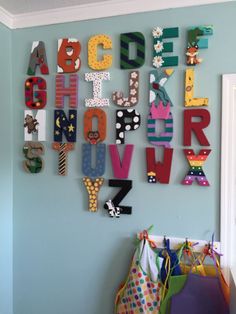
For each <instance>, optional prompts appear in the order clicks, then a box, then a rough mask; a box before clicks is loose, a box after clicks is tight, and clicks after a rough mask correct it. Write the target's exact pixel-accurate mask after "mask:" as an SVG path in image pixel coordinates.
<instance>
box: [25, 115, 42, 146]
mask: <svg viewBox="0 0 236 314" xmlns="http://www.w3.org/2000/svg"><path fill="white" fill-rule="evenodd" d="M24 117H25V119H24V139H25V141H32V140H33V137H34V136H36V137H37V140H38V141H46V110H38V111H37V112H36V114H34V113H33V111H31V110H25V112H24ZM34 140H36V138H34Z"/></svg>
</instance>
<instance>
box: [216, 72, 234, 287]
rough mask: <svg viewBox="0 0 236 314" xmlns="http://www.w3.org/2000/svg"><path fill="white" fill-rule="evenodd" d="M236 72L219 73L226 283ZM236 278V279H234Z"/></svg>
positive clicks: (230, 235) (229, 258)
mask: <svg viewBox="0 0 236 314" xmlns="http://www.w3.org/2000/svg"><path fill="white" fill-rule="evenodd" d="M235 147H236V74H225V75H223V81H222V127H221V241H220V242H221V252H222V253H223V257H222V258H221V265H222V267H223V271H224V274H225V277H226V281H227V282H228V283H229V282H230V276H231V275H230V271H232V269H231V268H232V267H234V266H235V265H234V264H233V262H234V263H235V261H233V257H234V256H233V252H235V245H236V239H235V234H234V232H235V231H234V230H235V212H236V208H235V206H236V195H235V191H234V189H235V185H236V154H235V151H236V149H235ZM234 280H236V278H234Z"/></svg>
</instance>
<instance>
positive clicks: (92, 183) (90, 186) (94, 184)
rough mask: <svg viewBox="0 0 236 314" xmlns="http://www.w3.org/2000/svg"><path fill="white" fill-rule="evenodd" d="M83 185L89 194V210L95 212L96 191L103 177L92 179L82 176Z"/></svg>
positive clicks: (96, 208) (96, 203) (98, 189)
mask: <svg viewBox="0 0 236 314" xmlns="http://www.w3.org/2000/svg"><path fill="white" fill-rule="evenodd" d="M83 182H84V185H85V187H86V189H87V192H88V195H89V208H88V210H89V211H90V212H96V211H97V210H98V193H99V191H100V188H101V186H102V185H103V182H104V179H103V178H96V179H95V180H92V179H90V178H88V177H85V178H83Z"/></svg>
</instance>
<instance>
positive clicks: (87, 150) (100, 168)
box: [82, 143, 106, 178]
mask: <svg viewBox="0 0 236 314" xmlns="http://www.w3.org/2000/svg"><path fill="white" fill-rule="evenodd" d="M94 150H95V151H96V152H95V154H96V155H95V157H94V158H92V151H94ZM92 160H95V167H93V166H92V164H93V162H92ZM105 168H106V144H97V145H91V144H87V143H84V144H83V151H82V171H83V174H84V175H85V176H89V177H92V178H96V177H100V176H102V175H103V174H104V173H105Z"/></svg>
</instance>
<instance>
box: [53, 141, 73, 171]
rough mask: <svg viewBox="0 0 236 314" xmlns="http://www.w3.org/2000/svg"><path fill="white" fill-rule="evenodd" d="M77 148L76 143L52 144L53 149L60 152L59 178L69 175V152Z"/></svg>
mask: <svg viewBox="0 0 236 314" xmlns="http://www.w3.org/2000/svg"><path fill="white" fill-rule="evenodd" d="M74 148H75V145H74V143H57V142H55V143H52V149H54V150H57V151H58V152H59V158H58V174H59V176H66V175H67V163H68V152H69V151H71V150H73V149H74Z"/></svg>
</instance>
